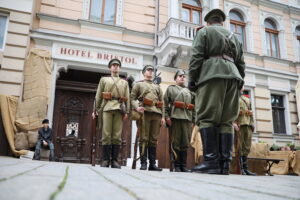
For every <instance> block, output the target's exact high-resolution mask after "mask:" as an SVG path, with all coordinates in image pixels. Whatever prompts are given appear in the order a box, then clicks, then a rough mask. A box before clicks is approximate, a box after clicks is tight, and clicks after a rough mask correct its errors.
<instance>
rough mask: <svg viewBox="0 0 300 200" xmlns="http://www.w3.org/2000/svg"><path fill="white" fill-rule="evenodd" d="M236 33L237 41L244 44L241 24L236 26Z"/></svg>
mask: <svg viewBox="0 0 300 200" xmlns="http://www.w3.org/2000/svg"><path fill="white" fill-rule="evenodd" d="M237 34H238V39H239V41H240V42H241V43H242V44H243V45H244V41H245V40H244V27H243V26H239V25H238V26H237Z"/></svg>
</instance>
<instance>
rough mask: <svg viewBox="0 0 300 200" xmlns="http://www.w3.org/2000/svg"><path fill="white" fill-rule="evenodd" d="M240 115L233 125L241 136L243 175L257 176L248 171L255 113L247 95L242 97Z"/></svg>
mask: <svg viewBox="0 0 300 200" xmlns="http://www.w3.org/2000/svg"><path fill="white" fill-rule="evenodd" d="M239 102H240V113H239V116H238V118H237V120H236V121H235V123H234V124H233V126H234V130H235V131H236V132H237V134H239V139H240V149H239V150H240V159H241V172H242V174H243V175H252V176H254V175H256V174H255V173H252V172H251V171H249V170H248V163H247V157H248V154H249V153H250V148H251V142H252V133H253V131H254V120H253V112H252V108H251V102H250V99H249V97H247V96H246V95H241V96H240V100H239Z"/></svg>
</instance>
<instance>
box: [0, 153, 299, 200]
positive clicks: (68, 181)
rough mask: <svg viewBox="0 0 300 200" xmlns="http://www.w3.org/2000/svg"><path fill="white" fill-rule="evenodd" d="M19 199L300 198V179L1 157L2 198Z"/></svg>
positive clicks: (0, 199) (0, 189)
mask: <svg viewBox="0 0 300 200" xmlns="http://www.w3.org/2000/svg"><path fill="white" fill-rule="evenodd" d="M18 199H22V200H26V199H30V200H35V199H36V200H40V199H70V200H75V199H88V200H89V199H97V200H99V199H110V200H114V199H122V200H126V199H149V200H160V199H161V200H167V199H171V200H177V199H178V200H179V199H180V200H184V199H218V200H219V199H226V200H228V199H239V200H240V199H243V200H246V199H251V200H253V199H272V200H276V199H285V200H287V199H300V177H298V176H280V175H277V176H273V177H270V176H256V177H249V176H241V175H230V176H222V175H207V174H195V173H174V172H172V173H171V172H169V171H168V170H164V171H163V172H148V171H140V170H131V169H129V168H127V167H124V168H122V169H121V170H118V169H110V168H101V167H99V166H95V167H92V166H91V165H85V164H71V163H58V162H44V161H31V160H28V159H15V158H9V157H0V200H18Z"/></svg>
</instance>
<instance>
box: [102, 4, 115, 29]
mask: <svg viewBox="0 0 300 200" xmlns="http://www.w3.org/2000/svg"><path fill="white" fill-rule="evenodd" d="M115 14H116V0H106V1H105V9H104V23H105V24H114V23H115Z"/></svg>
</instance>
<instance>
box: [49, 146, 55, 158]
mask: <svg viewBox="0 0 300 200" xmlns="http://www.w3.org/2000/svg"><path fill="white" fill-rule="evenodd" d="M49 161H54V149H50V156H49Z"/></svg>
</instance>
